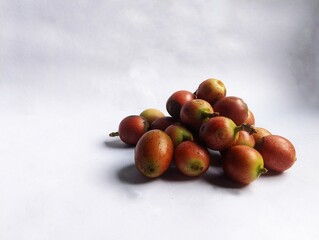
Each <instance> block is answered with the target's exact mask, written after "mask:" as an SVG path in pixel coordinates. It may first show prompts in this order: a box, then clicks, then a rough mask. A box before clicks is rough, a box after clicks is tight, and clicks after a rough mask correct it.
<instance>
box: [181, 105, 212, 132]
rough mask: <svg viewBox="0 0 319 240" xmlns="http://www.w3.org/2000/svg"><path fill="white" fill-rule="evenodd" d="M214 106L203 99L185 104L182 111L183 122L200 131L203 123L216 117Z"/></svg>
mask: <svg viewBox="0 0 319 240" xmlns="http://www.w3.org/2000/svg"><path fill="white" fill-rule="evenodd" d="M215 114H216V113H214V109H213V108H212V106H211V105H210V104H209V103H208V102H207V101H205V100H203V99H194V100H191V101H188V102H187V103H185V104H184V106H183V107H182V109H181V115H180V118H181V122H182V123H183V124H184V125H185V126H187V127H189V128H191V129H193V130H198V129H199V127H200V126H201V125H202V123H203V122H204V121H205V120H207V119H209V118H211V117H213V116H215Z"/></svg>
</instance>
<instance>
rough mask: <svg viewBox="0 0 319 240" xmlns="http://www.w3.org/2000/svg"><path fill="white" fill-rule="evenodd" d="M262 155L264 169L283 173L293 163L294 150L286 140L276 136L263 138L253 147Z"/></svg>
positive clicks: (294, 158)
mask: <svg viewBox="0 0 319 240" xmlns="http://www.w3.org/2000/svg"><path fill="white" fill-rule="evenodd" d="M255 148H256V149H257V150H258V152H259V153H260V154H261V155H262V157H263V159H264V163H265V167H266V168H267V169H268V170H271V171H275V172H283V171H286V170H287V169H289V168H291V167H292V165H293V164H294V163H295V161H296V159H297V157H296V150H295V147H294V146H293V144H292V143H291V142H290V141H289V140H288V139H286V138H284V137H281V136H278V135H268V136H265V137H263V138H262V139H261V140H260V141H259V142H258V143H257V144H256V147H255Z"/></svg>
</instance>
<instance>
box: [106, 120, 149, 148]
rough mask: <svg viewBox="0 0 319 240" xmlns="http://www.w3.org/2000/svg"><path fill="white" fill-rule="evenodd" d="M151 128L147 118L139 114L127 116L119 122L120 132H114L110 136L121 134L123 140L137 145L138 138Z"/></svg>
mask: <svg viewBox="0 0 319 240" xmlns="http://www.w3.org/2000/svg"><path fill="white" fill-rule="evenodd" d="M148 130H149V123H148V122H147V120H146V119H145V118H143V117H141V116H138V115H131V116H127V117H125V118H124V119H123V120H122V121H121V122H120V124H119V128H118V132H112V133H110V134H109V136H110V137H115V136H119V137H120V139H121V140H122V142H124V143H126V144H128V145H132V146H135V145H136V144H137V142H138V140H139V139H140V138H141V137H142V136H143V134H144V133H146V132H147V131H148Z"/></svg>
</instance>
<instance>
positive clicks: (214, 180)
mask: <svg viewBox="0 0 319 240" xmlns="http://www.w3.org/2000/svg"><path fill="white" fill-rule="evenodd" d="M203 178H204V180H206V181H207V182H208V183H210V184H212V185H214V186H217V187H221V188H229V189H240V188H244V187H246V186H247V185H245V184H241V183H237V182H235V181H233V180H231V179H230V178H228V177H227V176H226V175H225V174H224V173H220V174H213V173H207V174H204V175H203Z"/></svg>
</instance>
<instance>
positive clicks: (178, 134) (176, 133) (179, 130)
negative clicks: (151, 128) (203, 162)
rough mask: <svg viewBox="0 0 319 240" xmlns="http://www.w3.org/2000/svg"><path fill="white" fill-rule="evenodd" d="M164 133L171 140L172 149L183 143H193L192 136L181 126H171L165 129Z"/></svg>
mask: <svg viewBox="0 0 319 240" xmlns="http://www.w3.org/2000/svg"><path fill="white" fill-rule="evenodd" d="M165 132H166V133H167V134H168V136H169V137H170V138H171V139H172V141H173V144H174V147H176V146H177V145H178V144H180V143H181V142H183V141H187V140H190V141H193V140H194V138H193V134H192V133H191V132H190V131H189V130H188V129H187V128H185V127H183V126H182V125H181V124H172V125H170V126H168V127H167V128H166V129H165Z"/></svg>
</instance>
